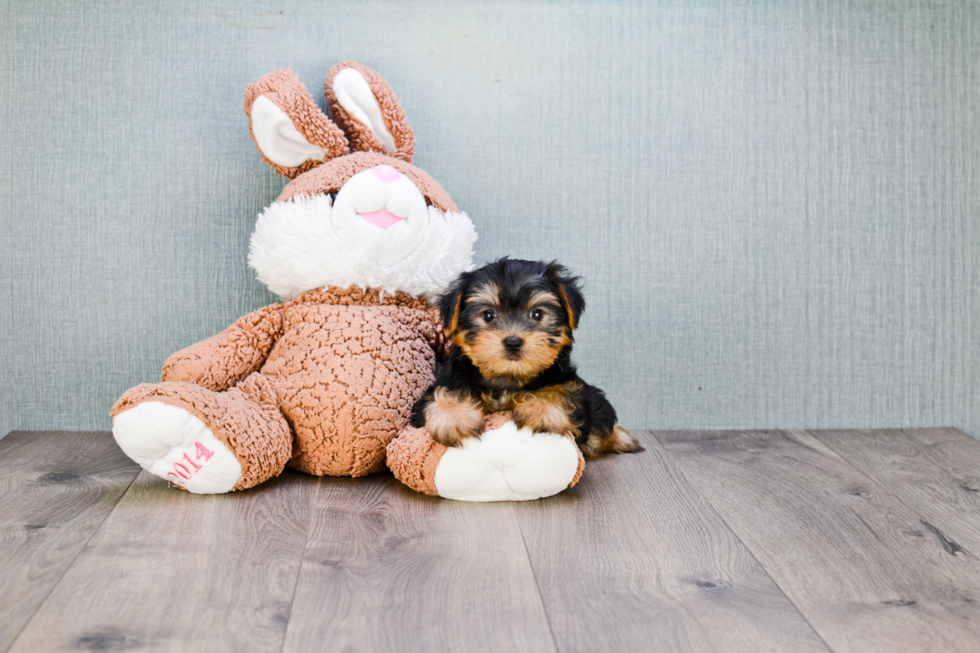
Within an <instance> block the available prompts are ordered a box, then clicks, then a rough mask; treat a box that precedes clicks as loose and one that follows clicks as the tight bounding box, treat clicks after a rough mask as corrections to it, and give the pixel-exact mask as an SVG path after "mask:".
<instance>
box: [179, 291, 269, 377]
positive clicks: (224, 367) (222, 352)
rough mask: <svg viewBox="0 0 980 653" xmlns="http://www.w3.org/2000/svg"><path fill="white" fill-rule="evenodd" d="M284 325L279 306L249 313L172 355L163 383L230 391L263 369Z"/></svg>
mask: <svg viewBox="0 0 980 653" xmlns="http://www.w3.org/2000/svg"><path fill="white" fill-rule="evenodd" d="M282 324H283V323H282V306H281V305H279V304H273V305H272V306H266V307H265V308H260V309H259V310H257V311H255V312H254V313H249V314H248V315H246V316H245V317H243V318H240V319H239V320H238V321H237V322H235V323H234V324H233V325H231V326H230V327H228V328H227V329H225V330H224V331H222V332H221V333H219V334H217V335H214V336H211V337H210V338H208V339H207V340H202V341H201V342H199V343H197V344H194V345H191V346H190V347H186V348H184V349H181V350H180V351H178V352H177V353H176V354H173V355H172V356H170V358H168V359H167V361H166V362H165V363H164V364H163V373H162V374H161V375H160V380H162V381H187V382H189V383H194V384H196V385H199V386H202V387H205V388H208V389H210V390H215V391H220V390H227V389H228V388H230V387H232V386H233V385H235V384H236V383H238V382H239V381H241V380H242V379H243V378H245V377H246V376H248V375H249V374H251V373H252V372H255V371H257V370H258V369H259V368H260V367H262V363H264V362H265V359H266V358H267V357H268V355H269V352H270V351H272V347H273V345H275V344H276V341H277V340H278V339H279V336H280V335H282Z"/></svg>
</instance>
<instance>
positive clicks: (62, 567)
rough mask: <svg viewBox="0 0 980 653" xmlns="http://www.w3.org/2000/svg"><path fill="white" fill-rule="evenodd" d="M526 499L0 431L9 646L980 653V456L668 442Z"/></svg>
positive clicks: (1, 574) (1, 603)
mask: <svg viewBox="0 0 980 653" xmlns="http://www.w3.org/2000/svg"><path fill="white" fill-rule="evenodd" d="M639 435H640V437H641V439H642V441H643V443H644V445H645V446H646V447H647V451H646V453H643V454H640V455H630V456H618V457H616V456H610V457H607V458H605V459H602V460H597V461H594V462H590V463H589V464H588V466H587V468H586V471H585V476H584V477H583V479H582V481H581V483H579V485H578V486H577V487H575V488H574V489H573V490H571V491H568V492H565V493H563V494H561V495H559V496H557V497H552V498H550V499H546V500H543V501H536V502H530V503H504V504H466V503H457V502H453V501H445V500H441V499H433V498H430V497H426V496H422V495H419V494H416V493H414V492H412V491H411V490H408V489H407V488H405V487H404V486H402V485H400V484H399V483H398V482H396V481H395V480H394V479H393V478H392V477H391V476H389V475H383V476H375V477H369V478H364V479H341V478H313V477H309V476H303V475H300V474H296V473H293V472H287V473H285V474H283V475H282V476H281V477H280V478H279V479H277V480H275V481H273V482H271V483H267V484H265V485H264V486H262V487H260V488H256V489H253V490H250V491H247V492H242V493H236V494H233V495H225V496H204V497H202V496H194V495H190V494H187V493H185V492H182V491H179V490H176V489H170V488H168V486H167V483H166V482H164V481H161V480H159V479H156V478H155V477H152V476H150V475H148V474H146V473H145V472H141V471H140V470H139V469H138V467H136V465H135V464H133V463H132V462H130V461H129V460H128V459H126V458H125V457H124V456H123V455H122V453H121V452H120V451H119V450H118V448H117V447H116V446H115V444H114V442H113V440H112V438H111V436H110V435H109V434H107V433H51V432H45V433H40V432H36V433H29V432H15V433H12V434H10V435H8V436H7V437H6V438H4V439H2V440H0V652H2V651H8V650H9V651H18V652H20V651H28V652H32V653H33V652H35V651H53V650H71V651H86V650H90V651H116V650H120V651H122V650H126V651H132V650H171V651H219V650H229V651H266V650H268V651H328V650H329V651H333V650H336V651H341V650H343V651H355V650H364V651H372V650H373V651H387V650H397V651H425V652H427V653H431V652H434V651H480V650H487V651H490V650H493V651H512V650H516V651H525V650H526V651H556V650H557V651H563V652H564V651H621V650H628V651H751V652H753V653H757V652H760V651H792V652H794V653H795V652H801V651H837V652H840V653H844V652H854V653H865V652H868V651H888V652H899V653H901V652H905V651H932V652H935V651H970V652H976V651H980V559H978V556H980V442H977V441H975V440H973V439H971V438H969V437H968V436H966V435H965V434H963V433H961V432H959V431H956V430H951V429H923V430H904V431H806V432H805V431H792V432H788V431H767V432H703V433H701V432H654V433H644V434H639Z"/></svg>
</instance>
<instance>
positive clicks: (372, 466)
mask: <svg viewBox="0 0 980 653" xmlns="http://www.w3.org/2000/svg"><path fill="white" fill-rule="evenodd" d="M326 95H327V99H328V104H329V105H330V110H331V114H332V115H333V117H334V120H336V122H337V123H338V124H339V125H340V126H341V127H343V129H344V131H341V130H340V129H339V128H338V127H337V125H335V124H334V123H333V122H331V120H330V119H329V118H327V117H326V116H325V115H323V114H322V113H321V112H320V111H319V109H318V108H317V107H316V105H315V103H313V101H312V98H310V96H309V94H308V93H307V91H306V89H305V87H304V86H303V85H302V84H301V83H300V82H299V80H298V79H297V78H296V76H295V74H293V73H292V71H288V70H279V71H276V72H274V73H271V74H270V75H267V76H266V77H263V78H262V79H260V80H258V81H256V82H254V83H253V84H251V85H250V86H249V89H248V91H247V93H246V97H245V100H246V101H245V111H246V113H247V114H248V115H249V119H250V126H251V132H252V136H253V138H254V140H255V142H256V144H257V145H258V147H259V150H260V152H261V153H262V155H263V158H264V160H265V161H266V162H267V163H269V164H270V165H271V166H272V167H273V168H274V169H275V170H276V171H277V172H278V173H279V174H281V175H283V176H286V177H290V178H291V179H292V181H291V182H290V183H289V184H288V185H287V186H286V188H285V189H284V190H283V192H282V194H281V195H280V197H279V199H278V200H277V201H276V202H275V203H273V204H272V205H270V206H269V207H268V208H267V209H266V210H265V211H264V212H263V214H262V215H261V216H260V217H259V219H258V221H257V223H256V228H255V232H254V233H253V236H252V242H251V245H250V252H249V263H250V265H251V266H252V267H253V268H254V269H255V270H256V273H257V276H258V278H259V280H260V281H262V282H263V283H265V284H266V285H267V286H268V287H269V288H270V289H271V290H272V291H273V292H275V293H277V294H279V295H280V296H283V297H284V298H286V300H287V301H285V302H284V303H282V304H274V305H272V306H268V307H266V308H263V309H260V310H258V311H255V312H253V313H251V314H249V315H247V316H245V317H243V318H241V319H239V320H238V321H237V322H236V323H235V324H233V325H232V326H230V327H229V328H228V329H226V330H225V331H223V332H221V333H220V334H218V335H216V336H213V337H212V338H209V339H207V340H204V341H202V342H199V343H197V344H195V345H191V346H190V347H188V348H186V349H184V350H182V351H180V352H177V353H176V354H174V355H173V356H171V357H170V358H169V359H168V360H167V362H166V364H165V365H164V369H163V374H162V382H161V383H155V384H142V385H139V386H137V387H135V388H133V389H131V390H129V391H128V392H126V393H125V394H123V396H122V397H121V398H120V399H119V401H118V402H117V403H116V405H115V406H113V409H112V415H113V417H114V421H113V433H114V435H115V437H116V441H117V442H118V443H119V445H120V446H121V447H122V449H123V450H124V451H125V452H126V453H127V455H129V456H130V457H131V458H133V459H134V460H136V461H137V462H139V463H140V464H141V465H142V466H143V467H144V468H146V469H148V470H149V471H150V472H152V473H154V474H156V475H157V476H160V477H162V478H167V479H169V480H171V481H173V482H175V483H176V484H177V485H179V486H181V487H185V488H187V489H188V490H190V491H192V492H198V493H215V492H228V491H231V490H240V489H244V488H248V487H252V486H253V485H255V484H257V483H260V482H262V481H264V480H266V479H268V478H270V477H272V476H276V475H278V474H279V473H280V472H281V471H282V469H283V467H284V466H285V465H286V464H287V463H289V464H290V465H291V466H292V467H295V468H296V469H299V470H301V471H304V472H308V473H311V474H317V475H325V474H329V475H350V476H361V475H364V474H370V473H373V472H377V471H381V470H383V469H384V467H385V447H386V445H387V444H388V443H389V442H390V441H391V439H392V438H394V437H395V436H396V435H397V434H398V433H399V432H400V431H401V429H402V428H403V427H404V426H405V425H406V424H407V422H408V419H409V416H410V414H411V408H412V405H413V403H414V402H415V401H416V400H417V399H418V398H419V397H420V396H421V394H422V393H423V391H424V390H425V389H426V388H427V387H428V386H429V385H430V384H431V382H432V380H433V373H434V368H435V362H436V358H437V356H442V355H443V353H444V350H445V343H444V342H443V334H442V330H441V325H440V321H439V319H438V315H437V313H436V312H435V310H434V309H430V308H429V304H428V300H430V299H432V298H434V297H435V296H436V295H438V294H439V293H440V292H442V291H443V290H444V289H445V287H446V286H447V285H448V284H449V283H450V282H451V281H452V280H453V279H454V278H455V277H456V276H457V275H458V274H459V273H461V272H463V271H465V270H467V269H469V268H470V267H471V261H472V245H473V242H474V241H475V240H476V233H475V231H474V230H473V225H472V223H471V222H470V220H469V218H467V217H466V215H465V214H463V213H460V212H458V209H457V208H456V205H455V204H454V203H453V202H452V200H451V199H450V198H449V196H448V194H447V193H446V192H445V191H444V190H443V189H442V187H441V186H439V184H438V183H437V182H436V181H435V180H433V179H432V178H431V177H430V176H429V175H427V174H426V173H425V172H423V171H422V170H420V169H418V168H416V167H415V166H413V165H411V163H410V162H411V157H412V152H413V149H414V136H413V134H412V131H411V128H409V127H408V125H407V123H406V122H405V116H404V112H403V111H402V109H401V106H400V104H399V103H398V100H397V98H396V97H395V95H394V93H393V92H392V91H391V89H390V88H389V87H388V85H387V84H386V83H385V81H384V80H383V79H382V78H381V77H380V76H379V75H378V74H377V73H375V72H374V71H371V70H370V69H367V68H365V67H363V66H361V65H360V64H357V63H354V62H345V63H342V64H338V65H337V66H334V68H332V69H331V71H330V74H329V75H328V76H327V80H326ZM345 132H346V133H345ZM351 150H353V151H351Z"/></svg>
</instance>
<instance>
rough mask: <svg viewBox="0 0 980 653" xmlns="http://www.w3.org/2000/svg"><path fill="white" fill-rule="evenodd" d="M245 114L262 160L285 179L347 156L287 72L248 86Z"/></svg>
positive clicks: (337, 134) (339, 137)
mask: <svg viewBox="0 0 980 653" xmlns="http://www.w3.org/2000/svg"><path fill="white" fill-rule="evenodd" d="M245 113H246V114H248V119H249V130H250V131H251V133H252V140H254V141H255V144H256V145H257V146H258V148H259V152H261V153H262V159H263V160H264V161H265V162H266V163H268V164H269V165H270V166H272V167H273V169H275V171H276V172H277V173H278V174H280V175H282V176H283V177H289V178H290V179H292V178H293V177H295V176H297V175H299V174H301V173H304V172H306V171H307V170H309V169H311V168H315V167H316V166H318V165H320V164H321V163H323V162H324V161H326V160H328V159H332V158H334V157H337V156H342V155H344V154H347V152H348V148H347V138H346V137H345V136H344V133H343V132H342V131H340V128H339V127H337V125H335V124H333V122H331V120H330V118H327V117H326V116H325V115H323V112H322V111H320V109H319V108H318V107H317V106H316V103H315V102H314V101H313V98H312V97H311V96H310V94H309V92H308V91H307V90H306V87H305V86H304V85H303V82H301V81H299V77H297V76H296V73H294V72H293V71H292V70H289V69H288V68H281V69H279V70H277V71H275V72H271V73H269V74H268V75H266V76H265V77H262V78H260V79H257V80H255V81H254V82H252V83H251V84H249V85H248V89H246V91H245Z"/></svg>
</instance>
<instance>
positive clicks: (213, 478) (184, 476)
mask: <svg viewBox="0 0 980 653" xmlns="http://www.w3.org/2000/svg"><path fill="white" fill-rule="evenodd" d="M112 436H113V437H114V438H115V439H116V443H117V444H118V445H119V448H120V449H122V450H123V453H125V454H126V455H127V456H129V457H130V458H132V459H133V460H134V461H136V462H137V463H139V464H140V466H141V467H142V468H143V469H145V470H146V471H148V472H150V473H151V474H153V475H155V476H159V477H160V478H163V479H166V480H168V481H172V482H173V483H175V484H177V485H179V486H180V487H182V488H186V489H187V490H188V491H190V492H193V493H194V494H222V493H225V492H230V491H231V489H232V488H233V487H235V484H236V483H238V479H239V478H241V476H242V466H241V463H239V462H238V459H237V458H236V457H235V454H233V453H232V452H231V451H230V450H229V449H228V447H226V446H225V445H224V444H222V442H221V441H220V440H218V438H216V437H214V434H213V433H212V432H211V430H210V429H208V427H207V426H205V425H204V422H202V421H201V420H200V419H198V418H197V417H195V416H194V415H191V414H190V413H188V412H187V411H186V410H184V409H182V408H177V407H176V406H171V405H170V404H164V403H161V402H159V401H148V402H146V403H142V404H139V405H138V406H135V407H134V408H130V409H129V410H127V411H126V412H124V413H120V414H119V415H116V417H115V418H113V420H112Z"/></svg>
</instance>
